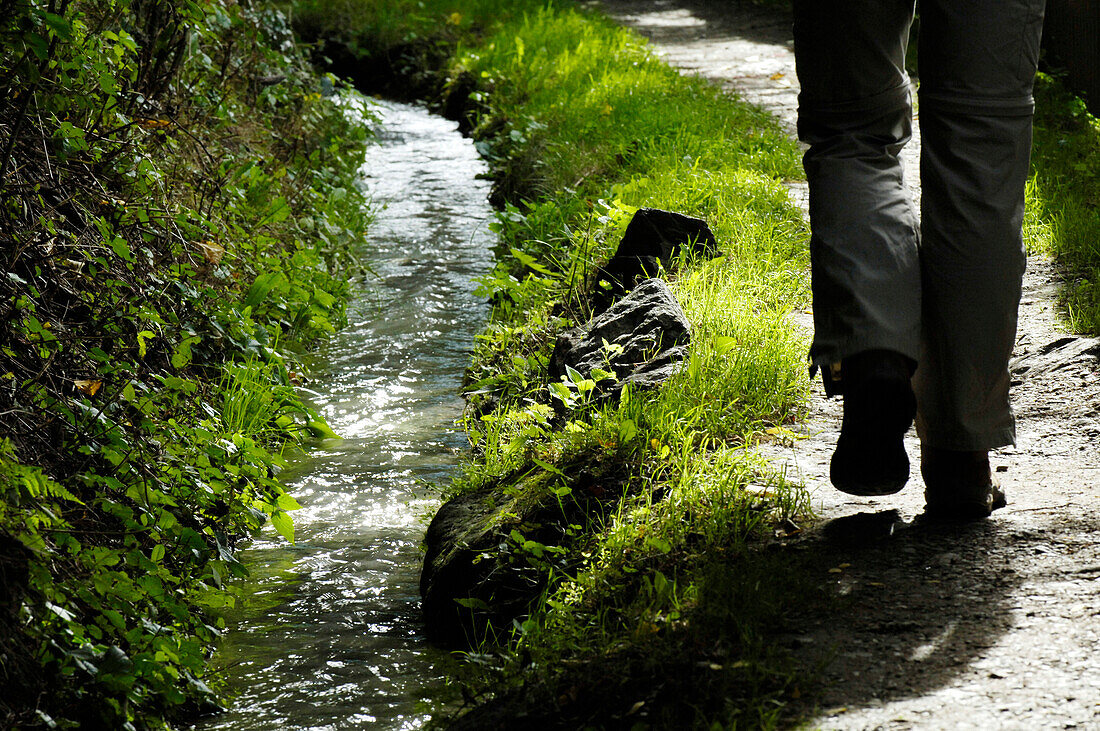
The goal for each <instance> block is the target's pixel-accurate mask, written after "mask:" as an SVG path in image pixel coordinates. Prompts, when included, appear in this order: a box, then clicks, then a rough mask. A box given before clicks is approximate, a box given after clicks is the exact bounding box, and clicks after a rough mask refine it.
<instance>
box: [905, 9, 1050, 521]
mask: <svg viewBox="0 0 1100 731" xmlns="http://www.w3.org/2000/svg"><path fill="white" fill-rule="evenodd" d="M1043 6H1044V3H1043V0H922V2H921V37H920V49H919V62H920V81H921V85H920V123H921V137H922V149H921V185H922V202H921V217H922V244H921V253H920V256H921V270H922V295H923V313H922V340H921V353H920V359H919V366H918V368H917V372H916V375H915V378H914V387H915V390H916V394H917V403H918V414H917V431H918V434H919V435H920V438H921V473H922V475H923V476H924V481H925V486H926V488H925V497H926V500H927V507H926V512H927V513H928V514H929V515H943V516H946V517H955V518H974V517H982V516H984V515H988V514H989V513H990V511H991V510H992V509H993V508H995V507H999V506H1000V505H1003V504H1004V496H1003V495H1002V494H1001V493H1000V492H999V490H997V489H996V487H995V486H993V485H992V483H991V479H990V473H989V459H988V450H989V449H992V448H996V447H1000V446H1004V445H1007V444H1012V443H1014V442H1015V438H1016V433H1015V422H1014V419H1013V415H1012V409H1011V407H1010V404H1009V394H1008V391H1009V373H1008V359H1009V356H1010V355H1011V353H1012V346H1013V343H1014V341H1015V334H1016V317H1017V309H1018V306H1019V302H1020V288H1021V282H1022V278H1023V272H1024V266H1025V262H1026V257H1025V254H1024V248H1023V238H1022V234H1021V228H1022V223H1023V213H1024V186H1025V183H1026V180H1027V172H1028V162H1029V155H1030V148H1031V116H1032V111H1033V107H1034V104H1033V101H1032V97H1031V89H1032V84H1033V82H1034V78H1035V70H1036V63H1037V60H1038V53H1039V36H1040V33H1041V28H1042V18H1043Z"/></svg>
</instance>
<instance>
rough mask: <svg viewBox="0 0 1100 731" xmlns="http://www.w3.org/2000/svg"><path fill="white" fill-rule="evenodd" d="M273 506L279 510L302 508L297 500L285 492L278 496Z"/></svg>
mask: <svg viewBox="0 0 1100 731" xmlns="http://www.w3.org/2000/svg"><path fill="white" fill-rule="evenodd" d="M275 506H276V507H277V508H279V509H280V510H301V508H302V506H301V505H299V504H298V501H297V500H295V499H294V498H293V497H292V496H291V495H289V494H287V493H285V492H284V493H282V494H281V495H279V497H278V499H276V500H275Z"/></svg>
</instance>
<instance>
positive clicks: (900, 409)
mask: <svg viewBox="0 0 1100 731" xmlns="http://www.w3.org/2000/svg"><path fill="white" fill-rule="evenodd" d="M840 372H841V377H842V380H843V392H844V420H843V422H842V423H841V426H840V438H839V439H838V440H837V443H836V450H835V451H834V452H833V459H832V462H831V464H830V468H829V478H830V479H831V480H832V483H833V486H834V487H836V489H838V490H840V491H841V492H846V493H848V494H849V495H863V496H871V495H892V494H893V493H895V492H897V491H898V490H900V489H901V488H902V487H904V486H905V483H906V481H908V479H909V457H908V455H906V453H905V433H906V432H907V431H909V427H910V425H912V423H913V416H914V414H915V413H916V410H917V404H916V399H915V397H914V396H913V388H912V386H911V385H910V382H909V379H910V377H911V375H912V366H911V361H909V359H907V358H906V357H905V356H903V355H901V354H900V353H895V352H893V351H890V350H869V351H866V352H864V353H859V354H858V355H855V356H853V357H851V358H845V359H844V361H843V362H842V364H841V368H840Z"/></svg>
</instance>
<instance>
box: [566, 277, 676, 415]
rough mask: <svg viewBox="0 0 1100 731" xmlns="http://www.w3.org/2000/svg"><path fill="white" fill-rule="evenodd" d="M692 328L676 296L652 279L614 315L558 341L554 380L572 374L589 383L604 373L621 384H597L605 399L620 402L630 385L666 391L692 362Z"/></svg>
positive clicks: (591, 322) (593, 321)
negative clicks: (689, 360)
mask: <svg viewBox="0 0 1100 731" xmlns="http://www.w3.org/2000/svg"><path fill="white" fill-rule="evenodd" d="M690 339H691V324H690V323H689V322H688V320H687V317H686V316H685V315H684V311H683V310H682V309H681V308H680V304H679V303H678V302H677V301H676V297H674V296H673V294H672V290H670V289H669V287H668V285H667V284H666V283H665V282H663V281H661V280H660V279H647V280H645V281H643V282H642V283H641V284H639V285H638V286H637V287H636V288H635V289H634V291H633V292H631V293H630V295H629V296H627V297H626V298H624V299H622V300H620V301H619V302H617V303H616V304H615V305H614V306H612V307H611V309H609V310H607V311H606V312H604V313H603V314H601V315H597V316H596V317H594V318H592V319H591V320H589V321H588V322H587V323H585V324H584V325H582V326H580V327H576V328H573V329H572V330H568V331H566V332H564V333H562V334H561V335H559V336H558V340H557V343H556V344H555V346H554V352H553V354H552V355H551V356H550V379H551V381H557V380H559V379H561V377H562V376H568V369H569V368H572V369H574V370H576V371H577V372H579V373H580V374H581V376H583V377H584V378H592V377H593V374H594V372H595V371H596V370H597V369H599V370H603V371H608V372H612V373H614V374H615V377H616V378H615V379H611V378H608V379H603V380H602V381H600V382H598V383H597V388H598V389H599V391H600V394H601V395H604V396H618V394H620V393H621V392H622V389H623V387H624V386H625V385H626V384H628V383H629V384H631V386H632V387H633V388H636V389H652V388H656V387H657V386H659V385H661V384H662V383H664V382H665V381H667V380H668V379H669V378H671V377H672V376H673V375H675V374H676V373H677V372H679V370H680V368H681V367H682V366H683V362H684V360H685V359H686V358H687V349H688V342H689V341H690Z"/></svg>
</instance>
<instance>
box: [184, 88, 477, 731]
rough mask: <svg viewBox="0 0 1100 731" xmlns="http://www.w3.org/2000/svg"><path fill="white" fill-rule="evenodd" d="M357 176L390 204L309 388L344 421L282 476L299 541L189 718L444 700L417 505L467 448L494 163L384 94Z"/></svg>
mask: <svg viewBox="0 0 1100 731" xmlns="http://www.w3.org/2000/svg"><path fill="white" fill-rule="evenodd" d="M377 111H378V113H379V115H380V117H381V121H380V122H379V123H378V125H377V127H378V129H377V136H378V142H379V143H380V144H379V145H376V146H372V147H371V148H370V150H369V152H368V159H367V162H366V164H365V165H364V166H363V169H362V176H363V184H364V185H365V186H366V188H367V189H368V190H369V191H370V194H371V196H372V197H373V199H374V201H375V204H376V206H378V207H380V208H381V207H382V206H384V208H382V209H381V210H380V211H379V213H378V216H377V218H376V220H375V222H374V224H373V225H372V227H371V230H370V232H369V235H368V242H367V246H368V247H369V248H368V249H367V250H365V251H363V252H360V253H361V256H362V258H363V259H364V260H365V261H366V262H368V263H369V265H370V266H371V268H372V269H373V270H374V272H375V274H376V275H377V276H368V277H367V278H366V280H365V281H364V282H362V283H361V284H360V285H357V286H356V287H355V291H354V293H353V295H352V301H351V302H350V304H349V309H348V322H349V324H348V326H347V327H346V328H344V329H343V330H342V331H340V332H339V333H337V335H335V336H334V337H332V338H331V339H329V340H328V341H327V342H326V343H325V344H324V346H323V347H322V348H321V349H320V350H319V351H318V352H317V353H316V354H315V355H313V356H312V357H311V363H310V364H309V365H310V375H311V378H310V383H309V386H308V390H307V391H306V393H307V396H308V400H309V401H310V402H311V404H312V405H313V406H314V407H315V408H317V409H318V411H319V412H320V413H322V414H323V415H324V417H325V418H326V419H327V420H328V423H329V424H330V425H331V426H332V428H333V429H334V430H335V431H336V432H337V433H338V434H340V435H341V436H342V437H343V439H341V440H328V441H326V442H324V443H322V444H321V445H319V446H318V447H316V448H314V449H311V450H310V452H309V454H308V455H306V456H305V457H303V458H301V459H300V460H299V461H297V462H296V463H295V464H293V465H292V467H291V469H290V470H288V471H287V472H285V473H284V478H285V480H286V483H287V484H288V487H289V490H290V492H291V494H292V495H294V496H295V497H296V498H297V499H298V500H299V502H301V504H302V506H303V507H302V510H300V511H298V512H296V513H294V523H295V533H296V538H297V543H296V544H295V545H289V544H287V543H285V542H283V541H281V540H280V539H277V538H275V537H274V536H273V533H271V532H268V531H265V533H264V536H263V538H261V539H258V540H256V541H254V542H252V543H251V544H250V545H249V547H248V548H247V550H245V551H243V552H242V560H243V561H244V563H245V565H246V566H248V568H249V571H250V572H251V576H250V578H249V579H248V580H247V582H246V585H245V588H244V592H243V594H244V595H245V599H244V600H243V601H242V606H241V608H240V609H238V610H235V611H234V612H232V613H231V614H230V615H229V616H228V624H229V630H228V632H227V633H226V636H225V638H224V640H223V642H222V645H221V647H220V648H219V653H218V657H217V660H216V665H217V666H218V667H222V668H225V670H224V672H225V673H226V675H227V678H226V679H227V682H228V685H229V690H230V693H231V694H233V696H234V702H233V705H232V708H231V709H230V710H229V711H228V712H227V713H224V714H221V715H219V716H217V717H215V718H213V719H211V720H209V721H206V722H204V723H202V724H199V725H197V726H195V727H194V728H196V729H202V731H214V730H219V731H220V730H229V729H232V730H233V731H241V730H245V729H265V730H266V729H311V730H319V729H325V730H326V731H328V730H333V731H334V730H336V729H359V728H365V727H368V726H369V727H371V728H380V729H409V728H417V727H419V726H421V725H423V723H424V722H425V721H426V720H427V719H428V718H429V717H430V716H431V711H432V708H433V707H437V706H438V705H439V704H440V703H443V702H444V699H445V696H446V692H447V691H446V681H445V677H444V675H443V674H442V672H441V670H440V668H439V661H440V660H442V659H443V658H444V657H445V654H444V653H443V652H442V651H440V650H438V649H435V648H433V647H432V646H431V645H429V644H428V643H427V641H426V640H425V638H424V634H423V629H422V626H421V620H420V596H419V591H418V580H419V574H420V560H421V554H420V548H419V546H420V541H421V538H422V537H423V533H424V529H425V526H426V516H429V515H430V514H432V513H434V511H435V508H436V507H437V506H438V497H437V494H438V487H437V486H438V485H440V484H445V483H446V482H447V481H448V480H449V479H450V477H451V475H452V471H453V470H454V469H455V467H456V464H457V457H456V454H457V453H458V452H460V451H461V450H463V449H464V448H465V447H466V442H465V438H464V436H463V435H462V433H461V432H460V431H459V430H458V429H457V428H456V425H455V420H456V419H457V418H459V416H460V415H461V413H462V406H463V403H462V400H461V398H460V397H459V396H458V393H459V388H460V385H461V378H462V372H463V369H464V368H465V367H466V366H467V365H468V362H469V356H470V346H471V343H472V342H473V340H474V336H475V335H476V333H477V332H478V331H479V330H480V329H481V327H482V326H483V325H484V322H485V318H486V315H487V308H486V305H485V304H484V303H483V302H482V301H479V300H478V299H477V298H476V297H475V296H474V293H473V291H474V288H475V285H474V283H473V279H474V278H475V277H477V276H478V275H480V274H482V273H484V272H485V271H487V270H488V268H489V260H490V249H491V247H492V244H493V241H494V237H493V234H492V233H491V232H490V231H489V230H488V226H487V223H488V220H489V219H490V218H491V216H492V211H491V209H490V207H489V204H488V202H487V196H488V193H489V183H488V182H487V181H484V180H479V179H477V178H476V176H477V175H478V174H480V173H483V172H485V170H486V167H485V164H484V163H483V162H482V160H481V159H480V158H479V157H478V155H477V152H476V151H475V150H474V146H473V144H472V143H471V142H470V141H469V140H466V139H464V138H463V137H462V136H461V135H460V134H459V133H458V131H457V126H456V125H455V123H453V122H449V121H447V120H445V119H442V118H440V117H436V116H433V115H430V114H429V113H428V112H426V111H425V110H423V109H421V108H418V107H414V106H408V105H402V104H396V103H390V102H380V103H379V106H378V110H377Z"/></svg>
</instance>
